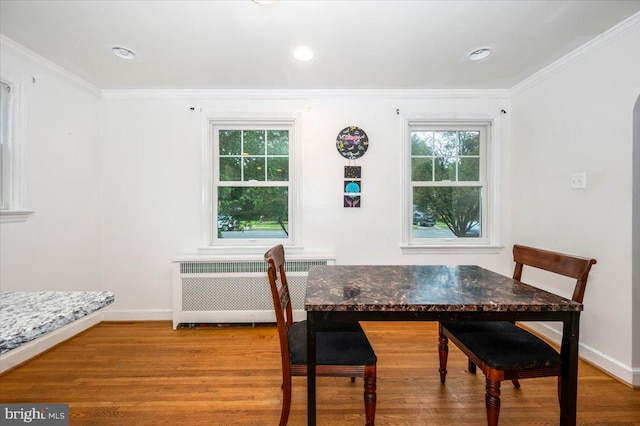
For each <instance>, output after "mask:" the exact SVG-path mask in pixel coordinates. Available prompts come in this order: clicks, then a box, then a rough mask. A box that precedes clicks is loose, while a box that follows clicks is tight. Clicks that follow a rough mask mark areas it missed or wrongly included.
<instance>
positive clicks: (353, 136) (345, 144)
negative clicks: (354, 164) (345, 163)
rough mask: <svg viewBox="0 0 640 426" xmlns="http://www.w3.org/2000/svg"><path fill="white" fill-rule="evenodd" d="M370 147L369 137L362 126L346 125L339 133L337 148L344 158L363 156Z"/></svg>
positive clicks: (351, 158) (350, 158)
mask: <svg viewBox="0 0 640 426" xmlns="http://www.w3.org/2000/svg"><path fill="white" fill-rule="evenodd" d="M367 148H369V138H368V137H367V134H366V133H365V132H364V130H362V129H361V128H360V127H356V126H349V127H345V128H344V129H342V130H341V131H340V133H338V137H337V138H336V149H337V150H338V152H339V153H340V155H342V156H343V157H344V158H347V159H349V160H354V159H356V158H360V157H362V156H363V155H364V154H365V152H367Z"/></svg>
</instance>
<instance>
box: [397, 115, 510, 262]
mask: <svg viewBox="0 0 640 426" xmlns="http://www.w3.org/2000/svg"><path fill="white" fill-rule="evenodd" d="M452 117H453V118H452ZM419 123H421V124H427V125H430V124H443V123H447V124H451V125H456V124H460V125H469V124H482V125H486V126H487V142H486V147H485V155H486V158H485V160H486V176H485V179H486V189H487V191H486V192H487V194H486V200H483V203H484V208H485V209H486V210H485V211H484V212H483V213H484V215H485V218H484V227H483V233H484V237H483V238H481V239H479V240H476V241H473V242H470V241H466V240H465V241H464V242H462V241H460V239H451V240H449V241H444V240H438V241H437V242H434V243H433V244H420V243H418V242H416V241H412V239H411V225H412V222H411V216H412V212H413V206H412V205H411V198H412V195H411V191H412V186H411V144H410V143H409V140H410V133H411V126H412V125H415V124H419ZM500 135H501V129H500V115H499V114H470V115H462V116H461V115H459V114H455V115H454V114H451V115H441V114H432V115H406V116H404V117H403V135H402V137H403V139H402V141H403V143H402V159H403V160H402V161H403V168H402V170H403V185H402V198H403V207H402V220H401V221H400V222H401V226H402V229H401V232H402V243H401V245H400V249H401V252H402V254H423V253H498V252H500V251H501V250H502V249H503V248H504V246H503V245H502V244H501V243H500V226H499V223H500V218H499V215H500V188H499V179H498V173H499V170H500V146H501V140H500V139H501V137H500Z"/></svg>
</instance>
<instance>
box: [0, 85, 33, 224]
mask: <svg viewBox="0 0 640 426" xmlns="http://www.w3.org/2000/svg"><path fill="white" fill-rule="evenodd" d="M19 89H20V87H19V86H18V85H17V84H11V83H8V82H7V81H0V221H1V222H23V221H25V220H26V219H27V217H28V216H29V215H30V214H31V213H33V212H32V211H27V210H25V209H24V206H23V205H22V204H23V203H24V198H25V197H24V177H23V173H24V167H23V161H22V150H21V146H20V143H21V141H22V138H21V134H22V128H21V127H20V126H19V120H18V118H19V117H18V114H23V111H22V110H21V109H20V107H19V105H20V103H19V100H20V98H21V95H20V90H19Z"/></svg>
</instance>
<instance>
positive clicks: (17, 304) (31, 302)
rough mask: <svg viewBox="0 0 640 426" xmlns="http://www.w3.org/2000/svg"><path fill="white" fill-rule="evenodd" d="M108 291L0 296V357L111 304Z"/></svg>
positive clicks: (7, 294) (112, 298) (13, 292)
mask: <svg viewBox="0 0 640 426" xmlns="http://www.w3.org/2000/svg"><path fill="white" fill-rule="evenodd" d="M113 300H114V296H113V293H112V292H109V291H6V292H2V293H0V353H5V352H8V351H9V350H11V349H14V348H16V347H18V346H20V345H21V344H23V343H26V342H29V341H31V340H34V339H36V338H38V337H40V336H42V335H44V334H46V333H48V332H51V331H53V330H55V329H57V328H60V327H62V326H64V325H67V324H69V323H71V322H73V321H75V320H77V319H79V318H82V317H84V316H86V315H89V314H90V313H92V312H95V311H97V310H98V309H101V308H103V307H105V306H107V305H108V304H110V303H112V302H113Z"/></svg>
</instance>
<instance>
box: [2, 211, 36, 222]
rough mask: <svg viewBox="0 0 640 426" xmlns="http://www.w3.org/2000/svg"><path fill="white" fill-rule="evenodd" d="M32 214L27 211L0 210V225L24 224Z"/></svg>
mask: <svg viewBox="0 0 640 426" xmlns="http://www.w3.org/2000/svg"><path fill="white" fill-rule="evenodd" d="M33 213H35V212H33V211H28V210H0V223H12V222H26V220H27V219H28V218H29V216H31V215H32V214H33Z"/></svg>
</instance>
